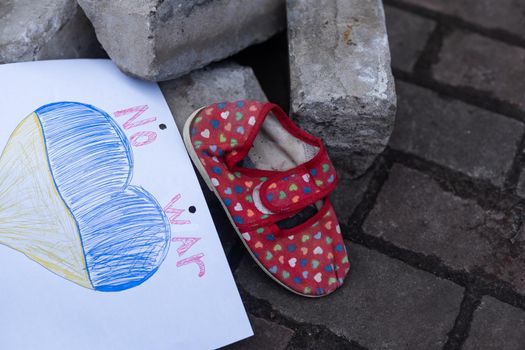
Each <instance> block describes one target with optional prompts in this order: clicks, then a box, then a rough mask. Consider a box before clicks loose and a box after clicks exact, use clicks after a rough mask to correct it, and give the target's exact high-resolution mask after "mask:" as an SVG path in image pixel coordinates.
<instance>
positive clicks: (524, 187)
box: [516, 170, 525, 197]
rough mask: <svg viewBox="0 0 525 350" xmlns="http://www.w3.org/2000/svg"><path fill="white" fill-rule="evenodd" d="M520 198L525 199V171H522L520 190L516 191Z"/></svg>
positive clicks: (519, 182)
mask: <svg viewBox="0 0 525 350" xmlns="http://www.w3.org/2000/svg"><path fill="white" fill-rule="evenodd" d="M516 192H517V193H518V196H520V197H525V171H524V170H522V171H521V175H520V178H519V181H518V188H517V189H516Z"/></svg>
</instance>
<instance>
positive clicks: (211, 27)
mask: <svg viewBox="0 0 525 350" xmlns="http://www.w3.org/2000/svg"><path fill="white" fill-rule="evenodd" d="M79 3H80V6H82V8H83V9H84V10H85V11H86V14H87V15H88V17H89V19H90V20H91V22H92V23H93V25H94V27H95V30H96V32H97V36H98V38H99V40H100V42H101V43H102V45H103V46H104V48H105V49H106V51H107V52H108V55H109V56H110V57H111V59H112V60H113V61H114V62H115V63H116V64H117V65H118V66H119V67H120V68H121V69H122V70H123V71H124V72H126V73H129V74H131V75H134V76H138V77H140V78H143V79H147V80H155V81H162V80H168V79H173V78H177V77H180V76H182V75H184V74H186V73H189V72H190V71H192V70H194V69H197V68H201V67H204V66H205V65H207V64H208V63H210V62H213V61H217V60H220V59H222V58H225V57H227V56H230V55H231V54H233V53H235V52H238V51H240V50H241V49H243V48H245V47H247V46H249V45H251V44H254V43H257V42H261V41H264V40H266V39H267V38H269V37H270V36H272V35H273V34H275V33H277V32H278V31H279V30H281V29H283V28H284V25H285V11H284V1H283V0H251V1H246V0H232V1H210V0H191V1H189V0H187V1H180V0H145V1H140V2H137V1H111V0H79Z"/></svg>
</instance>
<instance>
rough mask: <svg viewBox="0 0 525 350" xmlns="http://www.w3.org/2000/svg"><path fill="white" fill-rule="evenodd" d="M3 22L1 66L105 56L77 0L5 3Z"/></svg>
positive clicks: (8, 0)
mask: <svg viewBox="0 0 525 350" xmlns="http://www.w3.org/2000/svg"><path fill="white" fill-rule="evenodd" d="M0 22H1V26H0V63H12V62H21V61H33V60H43V59H58V58H80V57H82V58H95V57H102V56H104V55H105V54H104V51H103V50H102V48H101V46H100V44H99V43H98V41H97V39H96V36H95V32H94V30H93V27H92V26H91V23H90V22H89V20H88V19H87V17H86V16H85V14H84V12H83V11H82V9H81V8H80V7H79V6H78V5H77V3H76V1H74V0H43V1H36V2H35V1H31V0H17V1H14V0H3V1H2V2H0Z"/></svg>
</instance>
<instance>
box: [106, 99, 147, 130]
mask: <svg viewBox="0 0 525 350" xmlns="http://www.w3.org/2000/svg"><path fill="white" fill-rule="evenodd" d="M147 110H148V106H147V105H144V106H135V107H131V108H128V109H123V110H120V111H117V112H115V117H117V118H118V117H122V116H123V115H126V114H130V113H135V114H133V116H132V117H131V118H129V119H128V120H127V121H126V122H125V123H124V129H125V130H128V129H131V128H135V127H137V126H141V125H144V124H148V123H151V122H154V121H155V120H157V117H151V118H148V119H143V120H139V121H136V120H137V119H138V118H139V117H140V116H141V115H142V114H143V113H144V112H146V111H147Z"/></svg>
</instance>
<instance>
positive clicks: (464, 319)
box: [443, 288, 481, 350]
mask: <svg viewBox="0 0 525 350" xmlns="http://www.w3.org/2000/svg"><path fill="white" fill-rule="evenodd" d="M480 304H481V295H479V294H477V293H475V292H472V291H470V290H469V289H468V288H466V289H465V294H464V296H463V300H462V301H461V306H460V308H459V314H458V317H457V318H456V321H455V322H454V327H453V328H452V330H451V331H450V332H449V333H448V335H447V336H448V339H447V342H446V343H445V346H444V347H443V350H452V349H461V347H462V346H463V344H464V343H465V341H466V340H467V338H468V336H469V331H470V325H471V324H472V319H473V318H474V312H476V310H477V309H478V307H479V305H480Z"/></svg>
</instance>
